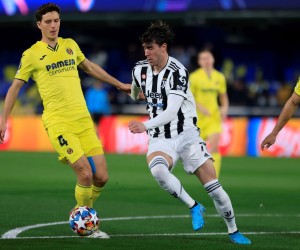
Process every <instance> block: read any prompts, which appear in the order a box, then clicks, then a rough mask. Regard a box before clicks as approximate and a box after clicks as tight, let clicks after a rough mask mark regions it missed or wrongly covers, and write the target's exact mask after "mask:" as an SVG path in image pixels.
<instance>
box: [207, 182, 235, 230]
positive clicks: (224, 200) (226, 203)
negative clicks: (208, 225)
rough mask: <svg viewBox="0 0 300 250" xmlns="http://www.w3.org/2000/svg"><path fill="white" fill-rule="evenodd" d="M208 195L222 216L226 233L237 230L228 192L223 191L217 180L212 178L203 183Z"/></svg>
mask: <svg viewBox="0 0 300 250" xmlns="http://www.w3.org/2000/svg"><path fill="white" fill-rule="evenodd" d="M204 188H205V189H206V191H207V193H208V195H209V196H210V197H211V198H212V199H213V201H214V204H215V207H216V209H217V211H218V213H219V214H220V215H221V216H222V217H223V218H224V221H225V223H226V225H227V228H228V233H234V232H235V231H237V227H236V223H235V217H234V212H233V208H232V204H231V201H230V198H229V196H228V194H227V193H226V192H225V191H224V189H223V188H222V186H221V184H220V183H219V181H218V180H213V181H210V182H208V183H206V184H205V185H204Z"/></svg>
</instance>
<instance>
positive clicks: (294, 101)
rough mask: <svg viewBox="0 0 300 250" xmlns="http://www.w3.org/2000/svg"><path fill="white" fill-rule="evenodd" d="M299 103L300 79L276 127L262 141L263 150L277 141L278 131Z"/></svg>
mask: <svg viewBox="0 0 300 250" xmlns="http://www.w3.org/2000/svg"><path fill="white" fill-rule="evenodd" d="M299 104H300V79H299V80H298V82H297V85H296V87H295V89H294V93H293V94H292V95H291V97H290V98H289V99H288V100H287V102H286V103H285V105H284V107H283V109H282V111H281V113H280V115H279V117H278V120H277V123H276V125H275V127H274V128H273V130H272V131H271V133H270V134H269V135H268V136H266V138H265V139H263V141H262V142H261V149H262V150H264V149H267V148H269V147H271V146H272V145H273V144H274V143H275V141H276V137H277V135H278V133H279V132H280V130H281V129H283V127H284V126H285V124H287V122H288V121H289V120H290V118H291V117H292V116H293V114H294V113H295V111H296V109H297V108H298V106H299Z"/></svg>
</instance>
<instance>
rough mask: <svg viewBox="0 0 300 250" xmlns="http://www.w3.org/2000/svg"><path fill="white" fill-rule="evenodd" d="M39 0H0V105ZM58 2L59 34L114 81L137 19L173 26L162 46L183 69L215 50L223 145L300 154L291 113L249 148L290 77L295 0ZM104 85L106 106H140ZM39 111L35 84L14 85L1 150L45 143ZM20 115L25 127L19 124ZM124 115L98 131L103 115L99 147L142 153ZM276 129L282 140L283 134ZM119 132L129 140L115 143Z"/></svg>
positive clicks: (136, 50) (134, 45)
mask: <svg viewBox="0 0 300 250" xmlns="http://www.w3.org/2000/svg"><path fill="white" fill-rule="evenodd" d="M21 2H23V4H21ZM42 2H47V1H34V0H31V1H30V0H27V1H5V0H3V1H2V2H1V3H2V4H0V13H1V16H0V27H1V30H2V33H3V34H9V35H8V36H7V37H6V38H4V39H2V40H1V49H0V58H1V59H0V66H1V68H0V69H1V70H0V81H1V86H0V101H1V107H2V105H3V99H4V96H5V94H6V92H7V89H8V88H9V86H10V83H11V81H12V79H13V77H14V74H15V72H16V69H17V67H18V63H19V60H20V56H21V54H22V51H24V50H25V49H27V48H28V47H29V46H31V44H32V43H33V42H34V41H36V40H39V39H40V32H39V31H38V30H37V28H36V26H35V22H34V18H33V14H34V10H35V9H36V8H37V7H38V6H39V5H40V3H42ZM54 2H55V1H54ZM59 4H60V5H61V7H62V26H61V31H60V35H61V36H63V37H72V38H74V39H75V40H76V41H77V42H78V43H79V45H80V46H81V48H82V50H83V52H84V53H85V55H86V56H87V57H88V58H90V59H91V60H93V61H95V62H96V63H98V64H100V65H101V66H102V67H103V68H105V69H106V70H107V71H108V72H109V73H110V74H112V75H114V76H116V77H117V78H118V79H120V80H121V81H123V82H130V80H131V69H132V67H133V66H134V63H135V62H136V61H138V60H141V59H143V58H144V56H143V51H142V50H141V46H140V43H139V40H138V38H139V36H140V35H141V34H142V32H143V30H144V29H145V27H146V26H147V25H148V24H149V22H151V21H153V20H155V19H162V20H165V21H167V22H168V23H170V24H171V25H172V27H173V29H174V31H175V33H176V39H175V43H174V45H173V48H172V51H171V55H173V56H174V57H176V58H178V59H179V60H180V61H181V62H182V63H183V64H184V65H185V66H186V67H187V68H188V69H189V70H190V71H192V70H194V69H195V68H196V67H197V65H196V54H197V51H199V50H200V49H202V48H204V47H206V48H210V49H211V50H212V51H213V53H214V55H215V57H216V68H217V69H219V70H221V71H222V72H223V73H224V74H225V75H226V78H227V83H228V94H229V100H230V109H229V119H228V120H227V121H226V122H225V123H224V133H223V136H222V143H221V146H220V147H221V152H222V154H224V155H229V156H241V155H250V156H265V155H267V156H269V155H272V156H299V155H300V151H299V148H300V147H299V141H300V140H298V139H297V138H298V137H299V133H300V132H299V130H298V127H299V123H298V120H295V121H293V122H291V123H289V125H288V126H287V127H286V128H285V129H284V130H283V132H282V133H281V134H280V136H279V138H278V142H277V144H276V145H275V146H274V147H273V148H271V150H270V151H269V152H266V153H263V152H261V151H260V150H259V147H258V145H259V142H260V141H261V140H262V138H263V137H264V136H265V135H266V134H267V133H268V132H269V131H270V129H271V127H272V126H273V125H274V123H275V120H274V119H268V117H274V116H277V115H278V114H279V112H280V109H281V108H282V106H283V104H284V103H285V101H286V99H287V98H288V97H289V96H290V94H291V93H292V91H293V87H294V85H295V83H296V81H297V79H298V76H299V69H300V67H299V66H300V59H299V58H300V52H299V49H298V40H297V39H296V35H295V34H296V33H297V28H298V25H299V22H300V15H299V11H300V3H299V2H297V1H292V0H290V1H285V3H284V4H282V2H281V1H268V0H264V1H244V0H242V1H235V0H219V1H217V0H215V1H184V0H157V1H146V0H144V1H128V2H126V4H125V2H123V1H114V3H113V4H112V3H110V2H108V1H99V0H98V1H93V0H89V1H71V0H69V1H64V2H63V3H59ZM5 14H6V15H5ZM81 77H82V79H83V80H82V83H83V90H84V92H86V90H87V89H89V88H90V87H91V85H93V83H94V81H93V80H92V79H91V78H89V77H87V76H86V75H84V74H83V73H81ZM104 88H105V90H106V91H107V92H108V93H109V99H110V106H111V107H110V112H108V113H109V114H112V115H128V114H130V115H144V114H146V111H145V108H144V103H141V104H135V103H133V102H132V101H131V100H130V98H129V97H127V96H125V95H124V94H122V93H118V92H117V91H116V90H114V89H113V88H111V87H109V86H108V85H105V87H104ZM41 112H42V104H41V101H40V99H39V97H38V94H37V90H36V87H35V85H34V83H32V82H30V83H29V84H27V85H26V86H25V87H24V88H23V89H22V91H21V94H20V97H19V99H18V102H17V105H16V107H15V109H14V111H13V117H12V118H11V120H10V123H9V133H8V134H7V138H6V143H5V144H4V145H1V146H0V150H27V151H32V150H33V151H35V150H37V151H45V150H46V151H49V150H50V151H51V150H52V149H51V146H50V145H49V142H48V139H47V138H46V137H45V136H44V135H43V133H44V132H43V128H42V126H41V124H40V121H39V120H38V119H35V117H33V118H32V120H31V119H30V120H29V121H28V119H29V118H28V117H29V116H35V115H40V114H41ZM297 115H299V112H297ZM21 116H23V117H24V116H25V118H21ZM240 117H242V120H243V121H241V119H240ZM258 117H261V119H259V118H258ZM23 119H26V121H27V123H26V124H31V128H27V127H24V126H23V125H22V124H24V121H25V120H23ZM142 119H144V118H142ZM127 120H128V119H127V118H126V117H111V118H105V119H104V123H103V122H102V121H101V122H100V125H99V128H100V129H101V130H105V129H106V127H107V125H108V124H109V127H110V130H109V133H101V131H100V134H102V136H103V140H104V142H105V147H106V150H107V152H111V153H114V152H116V153H143V152H145V150H146V148H145V146H144V145H145V142H146V137H145V136H140V137H138V139H134V138H137V136H133V135H130V134H129V132H128V131H126V124H125V121H127ZM18 124H19V125H18ZM104 125H105V126H104ZM33 127H38V129H33ZM22 129H24V130H27V129H31V130H32V133H30V138H31V140H30V143H28V136H29V135H28V133H23V132H22ZM295 133H296V135H297V136H295ZM41 134H42V135H43V136H41ZM291 134H294V136H290V135H291ZM106 135H109V137H107V136H106ZM284 138H289V139H288V140H285V141H284ZM124 141H131V142H133V143H128V144H124V145H123V146H122V142H124Z"/></svg>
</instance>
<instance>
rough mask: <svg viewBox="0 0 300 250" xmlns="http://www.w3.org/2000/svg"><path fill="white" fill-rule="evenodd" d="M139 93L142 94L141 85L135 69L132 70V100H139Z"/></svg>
mask: <svg viewBox="0 0 300 250" xmlns="http://www.w3.org/2000/svg"><path fill="white" fill-rule="evenodd" d="M139 93H140V84H139V82H138V80H137V77H136V67H134V68H133V70H132V83H131V93H130V97H131V98H132V100H135V101H136V100H138V97H139Z"/></svg>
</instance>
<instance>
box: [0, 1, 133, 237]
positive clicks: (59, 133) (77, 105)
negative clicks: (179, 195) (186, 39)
mask: <svg viewBox="0 0 300 250" xmlns="http://www.w3.org/2000/svg"><path fill="white" fill-rule="evenodd" d="M36 20H37V26H38V28H39V29H40V30H41V33H42V39H41V40H40V41H38V42H36V43H35V44H34V45H32V46H31V47H30V48H29V49H27V50H26V51H25V52H24V53H23V55H22V58H21V62H20V65H19V69H18V71H17V73H16V76H15V79H14V80H13V83H12V85H11V87H10V89H9V90H8V93H7V96H6V99H5V105H4V110H3V114H2V119H1V123H0V143H3V141H4V136H5V131H6V123H7V119H8V116H9V114H10V112H11V110H12V108H13V106H14V104H15V101H16V98H17V95H18V93H19V91H20V89H21V87H22V86H23V84H24V83H26V82H27V81H28V80H29V78H30V77H31V78H32V79H33V80H34V81H35V82H36V84H37V87H38V90H39V93H40V95H41V98H42V100H43V106H44V112H43V116H42V120H43V123H44V127H45V129H46V131H47V133H48V136H49V139H50V141H51V143H52V145H53V147H54V148H55V150H56V151H57V152H58V154H59V159H60V160H61V161H63V162H67V163H68V164H69V165H70V166H71V167H72V169H73V170H74V172H75V174H76V176H77V184H76V187H75V199H76V202H77V205H76V206H77V207H78V206H89V207H92V206H93V203H94V202H95V200H96V199H97V198H98V196H99V195H100V193H101V190H102V188H103V187H104V185H105V183H106V182H107V180H108V173H107V167H106V162H105V158H104V153H103V149H102V144H101V142H100V140H99V139H98V137H97V134H96V131H95V129H94V125H93V121H92V119H91V116H90V114H89V112H88V109H87V106H86V102H85V100H84V96H83V93H82V89H81V84H80V78H79V76H78V69H77V67H79V68H81V69H82V70H83V71H84V72H86V73H87V74H89V75H90V76H92V77H94V78H96V79H98V80H100V81H103V82H107V83H109V84H111V85H113V86H115V87H116V88H118V89H119V90H122V91H124V92H128V93H129V92H130V88H131V86H130V84H123V83H121V82H120V81H118V80H117V79H115V78H114V77H112V76H110V75H109V74H108V73H107V72H105V71H104V70H103V69H102V68H101V67H100V66H98V65H97V64H95V63H93V62H91V61H89V60H88V59H87V58H85V56H84V54H83V53H82V52H81V50H80V48H79V46H78V45H77V43H76V42H75V41H74V40H72V39H70V38H68V39H63V38H61V37H58V33H59V28H60V8H59V7H58V6H57V5H56V4H52V3H48V4H44V5H42V6H41V7H40V8H39V9H38V10H37V11H36ZM92 237H99V238H107V237H108V236H107V235H106V234H105V233H103V232H100V231H98V232H96V233H94V234H93V235H92Z"/></svg>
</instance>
